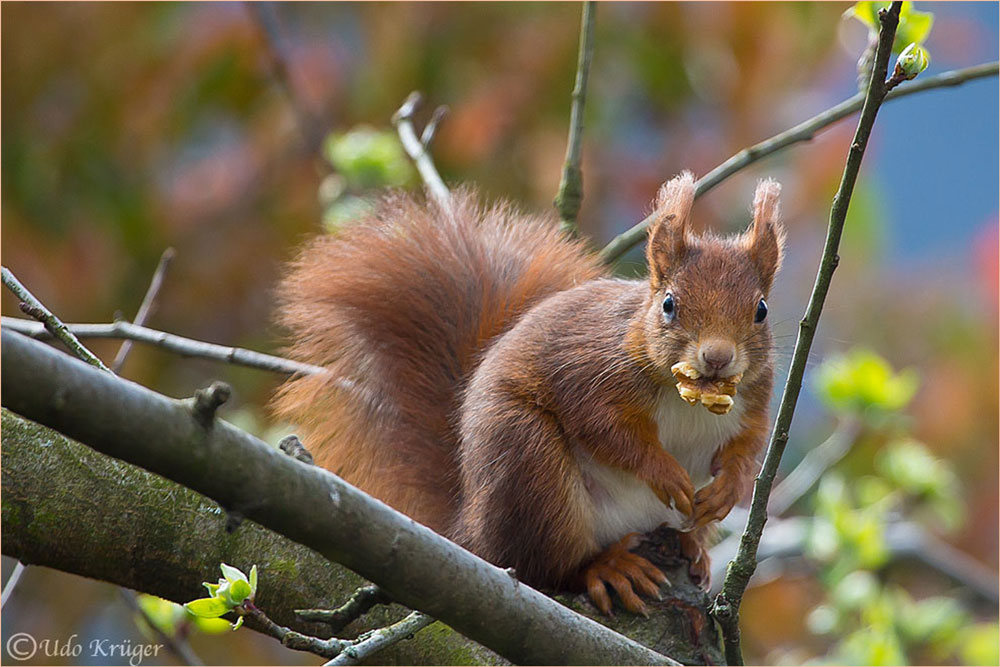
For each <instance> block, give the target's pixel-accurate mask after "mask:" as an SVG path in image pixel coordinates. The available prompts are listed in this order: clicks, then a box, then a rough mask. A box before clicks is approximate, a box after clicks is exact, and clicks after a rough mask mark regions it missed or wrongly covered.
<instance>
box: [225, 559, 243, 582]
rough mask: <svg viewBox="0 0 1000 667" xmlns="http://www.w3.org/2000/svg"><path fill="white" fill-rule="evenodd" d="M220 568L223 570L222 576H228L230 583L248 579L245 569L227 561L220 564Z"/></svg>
mask: <svg viewBox="0 0 1000 667" xmlns="http://www.w3.org/2000/svg"><path fill="white" fill-rule="evenodd" d="M219 569H221V570H222V576H224V577H225V578H226V581H228V582H229V583H230V584H232V583H233V582H234V581H246V580H247V575H245V574H243V571H242V570H240V569H238V568H235V567H233V566H232V565H226V564H225V563H220V564H219Z"/></svg>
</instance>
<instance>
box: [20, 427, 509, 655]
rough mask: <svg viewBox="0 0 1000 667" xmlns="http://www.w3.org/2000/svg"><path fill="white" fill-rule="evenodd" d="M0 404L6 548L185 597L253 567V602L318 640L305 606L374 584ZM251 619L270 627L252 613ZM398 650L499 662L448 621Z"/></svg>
mask: <svg viewBox="0 0 1000 667" xmlns="http://www.w3.org/2000/svg"><path fill="white" fill-rule="evenodd" d="M0 412H2V421H3V424H2V429H0V430H2V433H3V456H2V457H0V465H2V474H3V480H2V486H3V496H2V501H3V510H2V520H0V529H2V531H3V534H2V544H3V552H4V554H5V555H9V556H12V557H15V558H23V559H24V560H25V562H27V563H30V564H32V565H33V566H45V567H51V568H56V569H58V570H61V571H64V572H69V573H72V574H77V575H80V576H84V577H90V578H93V579H98V580H101V581H106V582H110V583H111V584H116V585H119V586H123V587H127V588H130V589H134V590H139V591H143V592H146V593H150V594H153V595H157V596H160V597H163V598H166V599H168V600H173V601H174V602H178V603H182V602H188V601H190V600H192V599H194V598H198V597H204V594H205V591H204V589H203V588H201V586H200V585H199V582H202V581H214V580H215V579H216V578H217V577H218V574H219V563H220V562H225V563H234V564H236V565H237V566H239V567H241V568H243V569H248V568H249V566H250V565H253V564H257V565H258V569H259V571H260V588H259V590H258V592H257V599H256V601H257V604H258V605H261V606H263V607H265V608H266V609H267V612H268V614H269V617H270V618H273V619H274V620H275V621H276V622H278V623H281V624H282V625H286V626H289V627H291V628H293V629H295V630H296V631H299V632H302V633H308V634H311V635H316V636H319V637H328V636H330V634H331V628H330V626H329V625H328V624H326V623H317V622H311V621H309V620H308V619H304V618H302V617H300V615H299V614H298V609H299V608H302V607H327V608H330V607H336V606H337V605H338V604H340V603H341V602H342V601H343V600H345V599H346V598H347V597H348V596H350V595H351V593H352V592H353V591H354V590H355V589H356V588H358V587H359V586H360V585H362V584H365V583H366V582H365V581H364V580H363V579H361V578H360V577H358V576H357V575H355V574H354V573H352V572H350V571H348V570H346V569H345V568H343V567H341V566H339V565H336V564H334V563H331V562H330V561H328V560H326V559H325V558H323V557H322V556H320V555H319V554H317V553H316V552H315V551H312V550H310V549H307V548H305V547H303V546H301V545H299V544H296V543H294V542H292V541H291V540H288V539H286V538H284V537H282V536H280V535H277V534H276V533H273V532H271V531H269V530H266V529H264V528H262V527H261V526H260V525H258V524H256V523H254V522H253V521H245V522H243V524H241V526H240V528H239V530H237V531H236V532H234V533H230V532H227V530H226V515H225V512H224V511H222V510H221V509H220V508H219V506H218V505H217V504H216V503H214V502H212V501H211V500H209V499H207V498H205V497H204V496H201V495H199V494H197V493H195V492H193V491H191V490H190V489H186V488H184V487H183V486H180V485H178V484H175V483H174V482H171V481H169V480H165V479H163V478H162V477H159V476H157V475H153V474H151V473H148V472H146V471H144V470H141V469H139V468H137V467H135V466H132V465H129V464H127V463H122V462H121V461H118V460H116V459H113V458H110V457H108V456H104V455H102V454H98V453H97V452H95V451H94V450H92V449H90V448H88V447H85V446H84V445H81V444H79V443H77V442H73V441H72V440H69V439H67V438H65V437H64V436H62V435H60V434H59V433H56V432H55V431H52V430H51V429H48V428H45V427H42V426H39V425H38V424H35V423H32V422H29V421H27V420H25V419H22V418H21V417H18V416H17V415H15V414H14V413H12V412H10V411H9V410H6V409H4V410H2V411H0ZM407 611H408V610H406V609H404V608H402V607H400V606H399V605H389V604H387V605H385V606H378V607H375V608H374V609H371V610H370V611H367V612H366V615H365V616H364V618H362V619H358V620H355V622H354V625H352V626H351V629H352V631H353V632H355V633H357V632H364V631H366V630H368V629H371V628H374V627H381V626H385V625H389V624H391V623H395V622H396V621H398V620H399V619H401V618H403V616H405V615H406V613H407ZM246 625H247V627H249V628H251V629H254V630H258V631H261V630H262V628H261V627H260V626H259V625H258V624H257V623H256V622H255V621H254V620H253V619H250V618H248V619H247V623H246ZM345 625H346V624H345ZM343 629H344V628H340V629H339V630H338V632H339V631H341V630H343ZM391 653H392V655H391V656H389V657H386V661H387V663H388V664H456V663H457V662H458V661H459V660H460V658H459V657H458V656H466V659H467V658H469V657H473V658H474V659H475V660H476V661H477V662H479V663H481V664H482V663H491V664H496V663H498V662H500V661H501V660H500V657H499V656H497V655H496V654H494V653H492V652H490V651H488V650H487V649H485V648H482V647H480V646H479V645H477V644H475V643H474V642H472V641H470V640H468V639H466V638H464V637H462V636H461V635H459V634H457V633H455V632H453V631H451V630H450V629H449V628H446V627H445V626H441V631H440V632H437V633H435V641H434V642H433V643H420V644H415V643H412V642H407V643H405V644H402V645H400V646H398V647H394V648H393V649H392V651H391Z"/></svg>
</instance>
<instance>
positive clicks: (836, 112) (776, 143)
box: [600, 62, 1000, 263]
mask: <svg viewBox="0 0 1000 667" xmlns="http://www.w3.org/2000/svg"><path fill="white" fill-rule="evenodd" d="M998 71H1000V64H998V63H996V62H992V63H983V64H982V65H975V66H974V67H966V68H964V69H960V70H953V71H950V72H944V73H942V74H938V75H936V76H931V77H927V78H926V79H924V80H922V81H916V82H914V83H908V84H907V85H905V86H902V87H900V88H896V89H895V90H893V91H892V92H890V93H889V94H888V95H886V97H885V101H887V102H888V101H890V100H896V99H899V98H900V97H906V96H907V95H912V94H914V93H919V92H923V91H925V90H931V89H933V88H942V87H945V86H958V85H961V84H963V83H965V82H966V81H972V80H973V79H981V78H983V77H987V76H996V75H997V72H998ZM864 101H865V96H864V95H863V94H861V93H859V94H857V95H855V96H854V97H851V98H850V99H846V100H844V101H843V102H841V103H840V104H837V105H836V106H834V107H831V108H829V109H827V110H826V111H823V112H822V113H819V114H817V115H815V116H813V117H812V118H810V119H809V120H807V121H804V122H802V123H799V124H798V125H796V126H795V127H793V128H791V129H788V130H785V131H784V132H781V133H779V134H776V135H774V136H773V137H771V138H770V139H765V140H764V141H762V142H760V143H758V144H754V145H753V146H750V147H749V148H744V149H743V150H741V151H740V152H739V153H737V154H736V155H734V156H732V157H731V158H729V159H728V160H726V161H725V162H723V163H722V164H720V165H719V166H718V167H716V168H715V169H713V170H712V171H710V172H708V173H707V174H705V175H704V176H702V177H701V178H700V179H698V182H697V183H695V190H694V196H695V197H696V198H697V197H700V196H702V195H703V194H705V193H706V192H708V191H709V190H711V189H712V188H714V187H715V186H716V185H718V184H719V183H722V182H723V181H724V180H726V179H727V178H729V177H730V176H732V175H733V174H735V173H736V172H738V171H740V170H742V169H744V168H746V167H747V166H749V165H751V164H753V163H754V162H756V161H758V160H760V159H762V158H765V157H767V156H768V155H771V154H773V153H777V152H778V151H780V150H782V149H784V148H787V147H789V146H791V145H793V144H796V143H799V142H802V141H809V140H810V139H812V138H813V136H815V134H816V133H817V132H819V131H820V130H822V129H824V128H826V127H828V126H830V125H833V124H834V123H836V122H837V121H838V120H841V119H842V118H846V117H847V116H850V115H851V114H852V113H854V112H855V111H857V110H858V109H860V108H861V106H862V105H863V104H864ZM652 221H653V216H652V215H650V216H647V217H646V218H645V219H644V220H642V221H641V222H639V223H637V224H636V225H635V226H633V227H632V228H631V229H629V230H627V231H625V232H622V233H621V234H619V235H618V236H616V237H615V238H614V239H612V240H611V242H610V243H608V244H607V245H606V246H604V249H603V250H601V253H600V256H601V259H602V260H604V261H605V262H608V263H611V262H613V261H615V260H616V259H618V258H620V257H621V256H622V255H624V254H625V253H626V252H628V251H629V250H630V249H631V248H632V247H634V246H636V245H638V244H639V243H640V242H642V241H643V239H645V238H646V228H647V227H648V226H649V224H650V223H651V222H652Z"/></svg>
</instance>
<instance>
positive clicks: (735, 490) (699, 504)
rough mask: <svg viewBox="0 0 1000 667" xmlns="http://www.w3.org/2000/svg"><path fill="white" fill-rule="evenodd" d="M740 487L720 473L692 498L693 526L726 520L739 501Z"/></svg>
mask: <svg viewBox="0 0 1000 667" xmlns="http://www.w3.org/2000/svg"><path fill="white" fill-rule="evenodd" d="M740 489H741V486H740V484H738V483H737V482H736V481H735V480H732V479H730V478H729V475H727V474H726V473H725V471H722V472H720V473H719V475H718V476H716V478H715V479H714V480H712V482H711V483H710V484H709V485H708V486H706V487H704V488H702V489H701V490H700V491H698V493H697V494H695V497H694V524H695V526H704V525H705V524H707V523H711V522H712V521H721V520H722V519H724V518H726V515H727V514H729V512H730V510H732V509H733V507H734V506H735V505H736V503H738V502H739V500H740V495H741V491H740Z"/></svg>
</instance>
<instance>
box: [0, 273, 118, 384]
mask: <svg viewBox="0 0 1000 667" xmlns="http://www.w3.org/2000/svg"><path fill="white" fill-rule="evenodd" d="M0 273H2V276H3V284H4V285H5V286H6V287H7V289H9V290H10V291H11V292H13V293H14V295H15V296H16V297H17V298H18V299H20V300H21V303H20V304H19V305H20V307H21V310H22V311H24V312H25V313H26V314H27V315H30V316H31V317H33V318H35V319H36V320H38V324H37V328H38V329H39V330H40V331H46V330H47V332H48V334H49V335H51V336H53V337H55V338H57V339H58V340H59V341H61V342H62V344H63V345H65V346H66V347H67V348H69V350H70V351H71V352H72V353H73V354H75V355H76V356H77V357H78V358H79V359H82V360H84V361H86V362H87V363H88V364H90V365H91V366H96V367H97V368H100V369H101V370H103V371H108V372H110V371H111V369H110V368H108V367H107V366H105V365H104V362H103V361H101V360H100V359H98V358H97V355H95V354H94V353H93V352H91V351H90V350H88V349H87V348H86V347H84V346H83V343H81V342H80V341H79V340H78V339H77V337H76V336H74V335H73V333H72V332H71V331H70V330H69V329H67V328H66V325H65V324H63V323H62V321H61V320H60V319H59V318H58V317H56V316H55V315H53V314H52V311H50V310H49V309H48V308H46V307H45V305H44V304H43V303H42V302H41V301H39V300H38V299H36V298H35V295H34V294H32V293H31V292H29V291H28V288H27V287H25V286H24V285H22V284H21V281H20V280H18V279H17V277H16V276H15V275H14V274H13V273H12V272H11V270H10V269H8V268H7V267H6V266H5V267H3V268H2V269H0ZM4 319H6V318H4Z"/></svg>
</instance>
